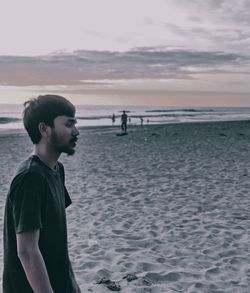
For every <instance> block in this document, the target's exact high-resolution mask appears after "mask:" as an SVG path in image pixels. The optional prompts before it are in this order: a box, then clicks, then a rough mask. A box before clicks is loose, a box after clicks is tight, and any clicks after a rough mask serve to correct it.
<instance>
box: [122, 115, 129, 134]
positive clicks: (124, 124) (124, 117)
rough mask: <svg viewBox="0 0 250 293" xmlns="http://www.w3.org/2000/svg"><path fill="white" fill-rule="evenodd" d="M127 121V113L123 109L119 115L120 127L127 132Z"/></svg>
mask: <svg viewBox="0 0 250 293" xmlns="http://www.w3.org/2000/svg"><path fill="white" fill-rule="evenodd" d="M127 121H128V115H127V114H126V112H125V111H123V114H122V116H121V122H122V124H121V127H122V132H123V133H127Z"/></svg>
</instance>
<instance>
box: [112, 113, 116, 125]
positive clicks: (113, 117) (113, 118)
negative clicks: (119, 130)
mask: <svg viewBox="0 0 250 293" xmlns="http://www.w3.org/2000/svg"><path fill="white" fill-rule="evenodd" d="M111 119H112V125H114V124H115V114H113V115H112V118H111Z"/></svg>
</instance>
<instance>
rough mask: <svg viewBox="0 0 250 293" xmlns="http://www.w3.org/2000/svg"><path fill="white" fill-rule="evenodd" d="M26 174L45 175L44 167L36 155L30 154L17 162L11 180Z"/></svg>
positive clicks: (29, 175)
mask: <svg viewBox="0 0 250 293" xmlns="http://www.w3.org/2000/svg"><path fill="white" fill-rule="evenodd" d="M27 176H28V177H30V178H44V177H45V174H44V168H43V166H42V165H41V163H40V162H39V160H38V159H37V158H36V156H31V157H29V158H27V159H26V160H25V161H23V162H21V163H20V164H19V166H18V168H17V170H16V173H15V175H14V178H13V181H12V182H15V181H16V180H17V179H21V178H24V177H27Z"/></svg>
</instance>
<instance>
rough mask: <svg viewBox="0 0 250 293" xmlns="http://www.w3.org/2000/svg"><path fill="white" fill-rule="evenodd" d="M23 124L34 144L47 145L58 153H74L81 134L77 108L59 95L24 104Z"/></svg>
mask: <svg viewBox="0 0 250 293" xmlns="http://www.w3.org/2000/svg"><path fill="white" fill-rule="evenodd" d="M24 107H25V108H24V111H23V123H24V127H25V129H26V130H27V132H28V134H29V136H30V138H31V140H32V142H33V143H34V144H39V143H40V142H41V141H44V142H45V143H47V144H48V145H49V146H50V147H53V148H54V149H56V150H57V151H58V152H65V153H68V154H73V153H74V146H75V142H76V140H77V136H78V134H79V132H78V130H77V129H76V127H75V124H76V119H75V107H74V105H72V104H71V103H70V102H69V101H68V100H67V99H65V98H64V97H61V96H57V95H44V96H38V97H37V98H35V99H31V100H28V101H26V102H25V103H24Z"/></svg>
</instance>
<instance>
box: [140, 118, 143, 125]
mask: <svg viewBox="0 0 250 293" xmlns="http://www.w3.org/2000/svg"><path fill="white" fill-rule="evenodd" d="M140 120H141V125H143V118H142V117H141V118H140Z"/></svg>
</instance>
